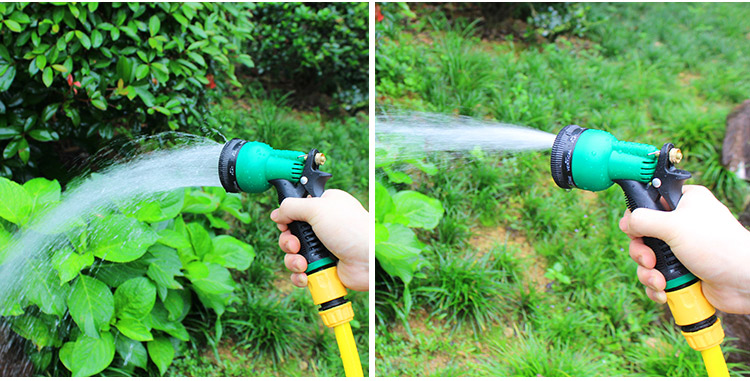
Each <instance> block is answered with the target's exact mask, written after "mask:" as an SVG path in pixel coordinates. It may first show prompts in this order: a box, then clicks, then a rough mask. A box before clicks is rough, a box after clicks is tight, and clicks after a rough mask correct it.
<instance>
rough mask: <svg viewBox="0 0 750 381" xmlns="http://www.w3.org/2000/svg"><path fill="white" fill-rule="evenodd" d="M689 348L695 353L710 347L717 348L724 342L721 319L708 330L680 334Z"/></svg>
mask: <svg viewBox="0 0 750 381" xmlns="http://www.w3.org/2000/svg"><path fill="white" fill-rule="evenodd" d="M682 335H683V336H685V339H686V340H687V342H688V344H689V345H690V348H693V349H695V350H696V351H704V350H706V349H709V348H711V347H714V346H717V345H719V344H721V342H722V341H724V328H722V327H721V319H718V318H717V319H716V322H715V323H714V324H713V325H711V326H710V327H708V328H704V329H701V330H700V331H697V332H682Z"/></svg>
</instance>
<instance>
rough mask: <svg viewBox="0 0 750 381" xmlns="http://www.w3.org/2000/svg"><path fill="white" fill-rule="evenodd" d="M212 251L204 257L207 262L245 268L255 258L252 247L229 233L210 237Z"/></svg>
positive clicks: (242, 269)
mask: <svg viewBox="0 0 750 381" xmlns="http://www.w3.org/2000/svg"><path fill="white" fill-rule="evenodd" d="M212 241H213V247H214V249H213V251H212V252H211V253H209V254H207V255H206V256H205V257H204V260H205V261H207V262H213V263H217V264H220V265H222V266H224V267H229V268H233V269H237V270H240V271H244V270H247V268H248V267H250V263H251V262H252V261H253V259H254V258H255V250H253V247H252V246H250V245H248V244H246V243H244V242H242V241H240V240H238V239H237V238H234V237H232V236H229V235H220V236H216V237H214V238H213V239H212Z"/></svg>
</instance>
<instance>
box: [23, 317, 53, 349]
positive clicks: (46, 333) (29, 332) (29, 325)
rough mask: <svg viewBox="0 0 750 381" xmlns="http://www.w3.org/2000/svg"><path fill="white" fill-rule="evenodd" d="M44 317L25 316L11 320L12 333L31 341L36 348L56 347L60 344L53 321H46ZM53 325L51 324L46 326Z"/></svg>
mask: <svg viewBox="0 0 750 381" xmlns="http://www.w3.org/2000/svg"><path fill="white" fill-rule="evenodd" d="M48 320H49V319H45V317H44V316H42V317H39V316H34V315H30V314H25V315H23V316H20V317H19V318H17V319H13V320H11V322H12V328H13V331H14V332H15V333H17V334H19V335H21V337H23V338H25V339H27V340H31V342H32V343H34V345H35V346H36V347H37V348H38V349H41V348H43V347H51V346H58V345H60V344H62V343H61V342H60V339H59V338H58V337H57V330H56V329H55V327H54V323H55V321H48ZM48 323H53V324H48Z"/></svg>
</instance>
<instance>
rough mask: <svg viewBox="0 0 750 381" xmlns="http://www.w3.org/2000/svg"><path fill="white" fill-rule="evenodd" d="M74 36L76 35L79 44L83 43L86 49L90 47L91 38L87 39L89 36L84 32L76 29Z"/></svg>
mask: <svg viewBox="0 0 750 381" xmlns="http://www.w3.org/2000/svg"><path fill="white" fill-rule="evenodd" d="M76 37H78V41H80V42H81V45H83V47H84V48H86V50H89V49H91V39H89V36H87V35H86V33H83V32H81V31H80V30H77V31H76Z"/></svg>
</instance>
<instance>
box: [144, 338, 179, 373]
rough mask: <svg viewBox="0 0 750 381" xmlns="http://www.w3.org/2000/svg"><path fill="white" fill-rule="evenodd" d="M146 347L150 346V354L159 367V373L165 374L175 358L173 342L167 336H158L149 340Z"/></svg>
mask: <svg viewBox="0 0 750 381" xmlns="http://www.w3.org/2000/svg"><path fill="white" fill-rule="evenodd" d="M146 347H147V348H148V356H149V357H151V361H153V362H154V364H156V366H157V367H158V368H159V374H161V375H162V376H163V375H164V372H166V371H167V368H169V365H171V364H172V360H173V359H174V347H173V346H172V342H171V341H169V339H168V338H166V337H157V338H155V339H154V340H153V341H149V342H148V344H146Z"/></svg>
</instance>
